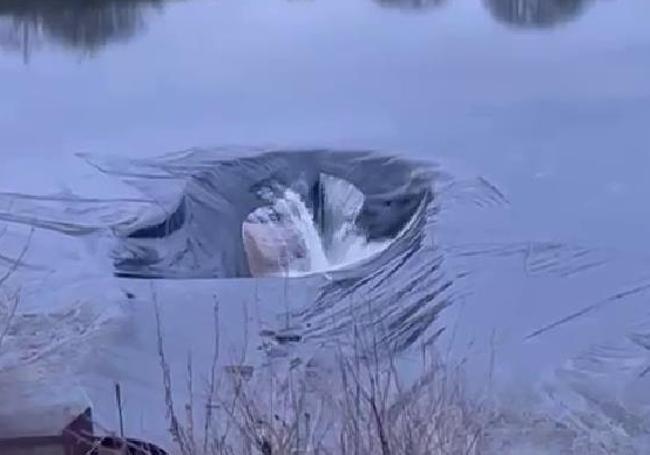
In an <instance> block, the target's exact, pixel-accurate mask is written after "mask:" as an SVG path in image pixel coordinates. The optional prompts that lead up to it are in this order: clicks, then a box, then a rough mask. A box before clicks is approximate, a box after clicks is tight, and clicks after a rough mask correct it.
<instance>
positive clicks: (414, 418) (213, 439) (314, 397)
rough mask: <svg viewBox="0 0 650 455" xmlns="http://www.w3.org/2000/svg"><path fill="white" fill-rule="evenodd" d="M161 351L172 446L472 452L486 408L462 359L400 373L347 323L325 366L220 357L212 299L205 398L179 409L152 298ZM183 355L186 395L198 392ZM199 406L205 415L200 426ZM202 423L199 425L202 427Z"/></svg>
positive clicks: (223, 453) (427, 354) (287, 454)
mask: <svg viewBox="0 0 650 455" xmlns="http://www.w3.org/2000/svg"><path fill="white" fill-rule="evenodd" d="M154 302H155V308H156V311H155V312H156V322H157V327H158V354H159V357H160V365H161V369H162V375H163V383H164V389H165V390H164V397H165V404H166V408H167V415H168V422H169V424H170V432H171V435H172V437H173V439H174V441H175V442H176V446H177V452H178V454H179V455H235V454H244V455H253V454H261V455H275V454H277V455H294V454H296V455H297V454H314V455H317V454H323V455H325V454H342V455H348V454H349V455H377V454H380V455H425V454H426V455H456V454H458V455H475V454H478V453H479V447H480V444H481V440H482V436H483V433H482V429H483V428H485V425H486V422H487V418H488V416H487V412H486V411H485V410H484V409H483V407H482V406H480V405H479V404H477V403H475V402H472V401H471V400H469V399H468V398H467V394H466V392H465V390H464V388H463V380H462V375H461V372H460V368H448V367H446V366H445V365H443V364H441V363H440V362H439V361H438V357H437V356H436V355H435V352H434V351H433V349H431V348H429V349H425V350H423V352H422V360H421V362H419V367H418V371H416V372H413V373H412V374H411V375H409V376H413V378H409V379H407V378H406V377H405V376H406V375H404V374H401V373H400V368H399V366H398V364H399V363H400V362H399V360H398V359H397V358H396V357H395V356H392V355H389V354H388V353H390V352H392V350H391V349H390V346H384V345H382V343H381V342H380V341H378V340H379V339H382V338H381V337H378V336H374V335H371V336H364V335H361V334H360V332H359V331H358V330H354V333H353V335H352V336H351V337H350V338H351V339H350V340H346V341H347V343H345V344H344V343H343V342H341V343H339V344H338V345H336V346H335V347H334V348H333V349H332V350H333V351H334V352H333V357H334V359H335V360H333V361H332V364H331V366H330V367H329V368H327V369H325V368H324V367H320V368H318V367H317V366H316V364H315V363H307V364H305V365H302V364H291V365H286V366H285V367H284V368H274V367H272V366H269V367H263V368H261V369H260V370H259V371H253V370H252V367H249V366H246V364H245V362H244V359H242V361H241V362H240V363H239V364H237V365H232V366H230V367H229V368H226V369H219V368H218V367H217V365H218V362H219V306H218V304H215V307H214V318H215V321H214V322H215V339H214V343H215V345H214V356H213V359H212V365H210V366H209V367H208V370H209V380H208V385H207V391H206V394H205V399H204V402H202V403H201V404H200V405H199V406H197V404H196V403H194V402H193V399H190V400H189V402H187V403H185V404H184V406H183V411H184V412H182V413H178V410H177V407H176V403H175V402H174V394H173V392H172V390H173V387H172V380H171V374H170V367H169V364H168V360H167V358H166V355H165V349H164V335H163V333H162V329H161V322H160V311H159V308H158V305H157V302H156V299H155V295H154ZM193 370H194V367H193V365H192V359H191V356H188V361H187V371H186V373H187V374H186V378H185V382H186V386H187V392H188V393H187V396H189V397H193V396H195V390H194V376H195V373H194V371H193ZM197 411H198V412H199V413H200V414H202V416H200V418H201V419H202V420H203V425H200V427H201V428H197V425H196V420H197V417H199V416H198V415H197ZM199 430H200V431H199Z"/></svg>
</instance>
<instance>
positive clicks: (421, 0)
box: [375, 0, 449, 10]
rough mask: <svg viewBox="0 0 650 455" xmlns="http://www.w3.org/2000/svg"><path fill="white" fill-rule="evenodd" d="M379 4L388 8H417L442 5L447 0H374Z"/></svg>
mask: <svg viewBox="0 0 650 455" xmlns="http://www.w3.org/2000/svg"><path fill="white" fill-rule="evenodd" d="M375 1H376V2H377V3H378V4H379V5H381V6H385V7H388V8H399V9H408V10H418V9H427V8H435V7H437V6H442V5H444V4H445V3H447V2H448V1H449V0H375Z"/></svg>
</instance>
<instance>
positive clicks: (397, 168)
mask: <svg viewBox="0 0 650 455" xmlns="http://www.w3.org/2000/svg"><path fill="white" fill-rule="evenodd" d="M187 167H189V166H187ZM183 169H186V167H184V168H183ZM425 174H426V173H422V172H416V169H415V167H414V165H411V164H410V163H408V162H406V161H400V160H397V159H394V158H392V159H391V158H385V157H377V156H375V155H372V154H342V153H341V154H336V153H332V152H309V153H307V152H305V153H299V152H294V153H268V154H264V155H259V156H257V157H249V158H243V159H235V160H230V161H223V162H221V161H219V162H215V161H212V162H211V163H210V166H209V167H207V168H206V166H197V169H196V171H195V172H191V171H188V174H187V176H186V182H185V190H184V192H183V194H182V195H181V196H180V197H179V198H178V203H177V204H176V205H175V206H174V207H171V208H168V209H167V210H165V211H164V212H159V213H158V214H157V215H156V216H152V217H150V218H149V219H148V221H143V222H142V223H139V226H136V227H135V228H134V229H132V230H131V232H130V233H129V234H127V235H125V236H124V237H122V238H121V242H120V244H119V245H118V248H117V249H116V250H115V268H116V274H117V275H118V276H123V277H132V278H229V277H230V278H232V277H259V276H303V275H306V274H313V273H321V272H328V271H333V270H340V269H345V268H349V267H353V266H354V265H355V264H358V263H367V262H368V261H371V260H372V259H373V258H374V257H377V256H380V255H381V254H382V253H383V252H384V251H386V250H387V249H389V248H390V246H391V245H392V244H393V243H395V242H396V241H397V240H398V239H399V238H400V236H401V235H402V234H403V233H404V232H405V230H408V229H409V228H410V227H412V226H414V225H416V224H417V223H414V221H417V220H416V218H417V217H418V216H423V215H422V210H420V209H421V208H422V207H423V205H426V204H427V202H428V201H429V199H430V196H431V182H430V181H429V179H428V176H425V177H424V178H423V177H422V176H423V175H425Z"/></svg>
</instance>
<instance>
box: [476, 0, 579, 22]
mask: <svg viewBox="0 0 650 455" xmlns="http://www.w3.org/2000/svg"><path fill="white" fill-rule="evenodd" d="M484 3H485V5H486V6H487V8H488V9H489V10H490V13H492V16H493V17H494V18H495V19H496V20H498V21H501V22H505V23H507V24H511V25H514V26H518V27H528V28H544V27H552V26H555V25H558V24H561V23H565V22H568V21H571V20H573V19H576V18H577V17H578V16H579V15H580V14H581V13H582V12H583V11H584V10H585V6H586V5H587V4H588V3H591V0H484Z"/></svg>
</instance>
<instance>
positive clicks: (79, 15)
mask: <svg viewBox="0 0 650 455" xmlns="http://www.w3.org/2000/svg"><path fill="white" fill-rule="evenodd" d="M163 1H164V0H0V46H3V47H5V48H10V49H14V50H20V51H22V52H23V54H24V56H25V58H29V54H30V53H31V51H32V49H33V48H34V47H37V46H39V45H41V44H43V43H49V42H52V43H56V44H60V45H63V46H65V47H69V48H75V49H81V50H84V51H86V52H94V51H96V50H97V49H99V48H101V47H103V46H105V45H106V44H108V43H111V42H116V41H126V40H129V39H131V38H133V37H134V36H136V35H137V34H138V32H140V31H141V30H142V29H143V27H144V14H145V12H146V11H147V10H149V9H152V8H157V7H159V6H160V5H161V4H162V3H163Z"/></svg>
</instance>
